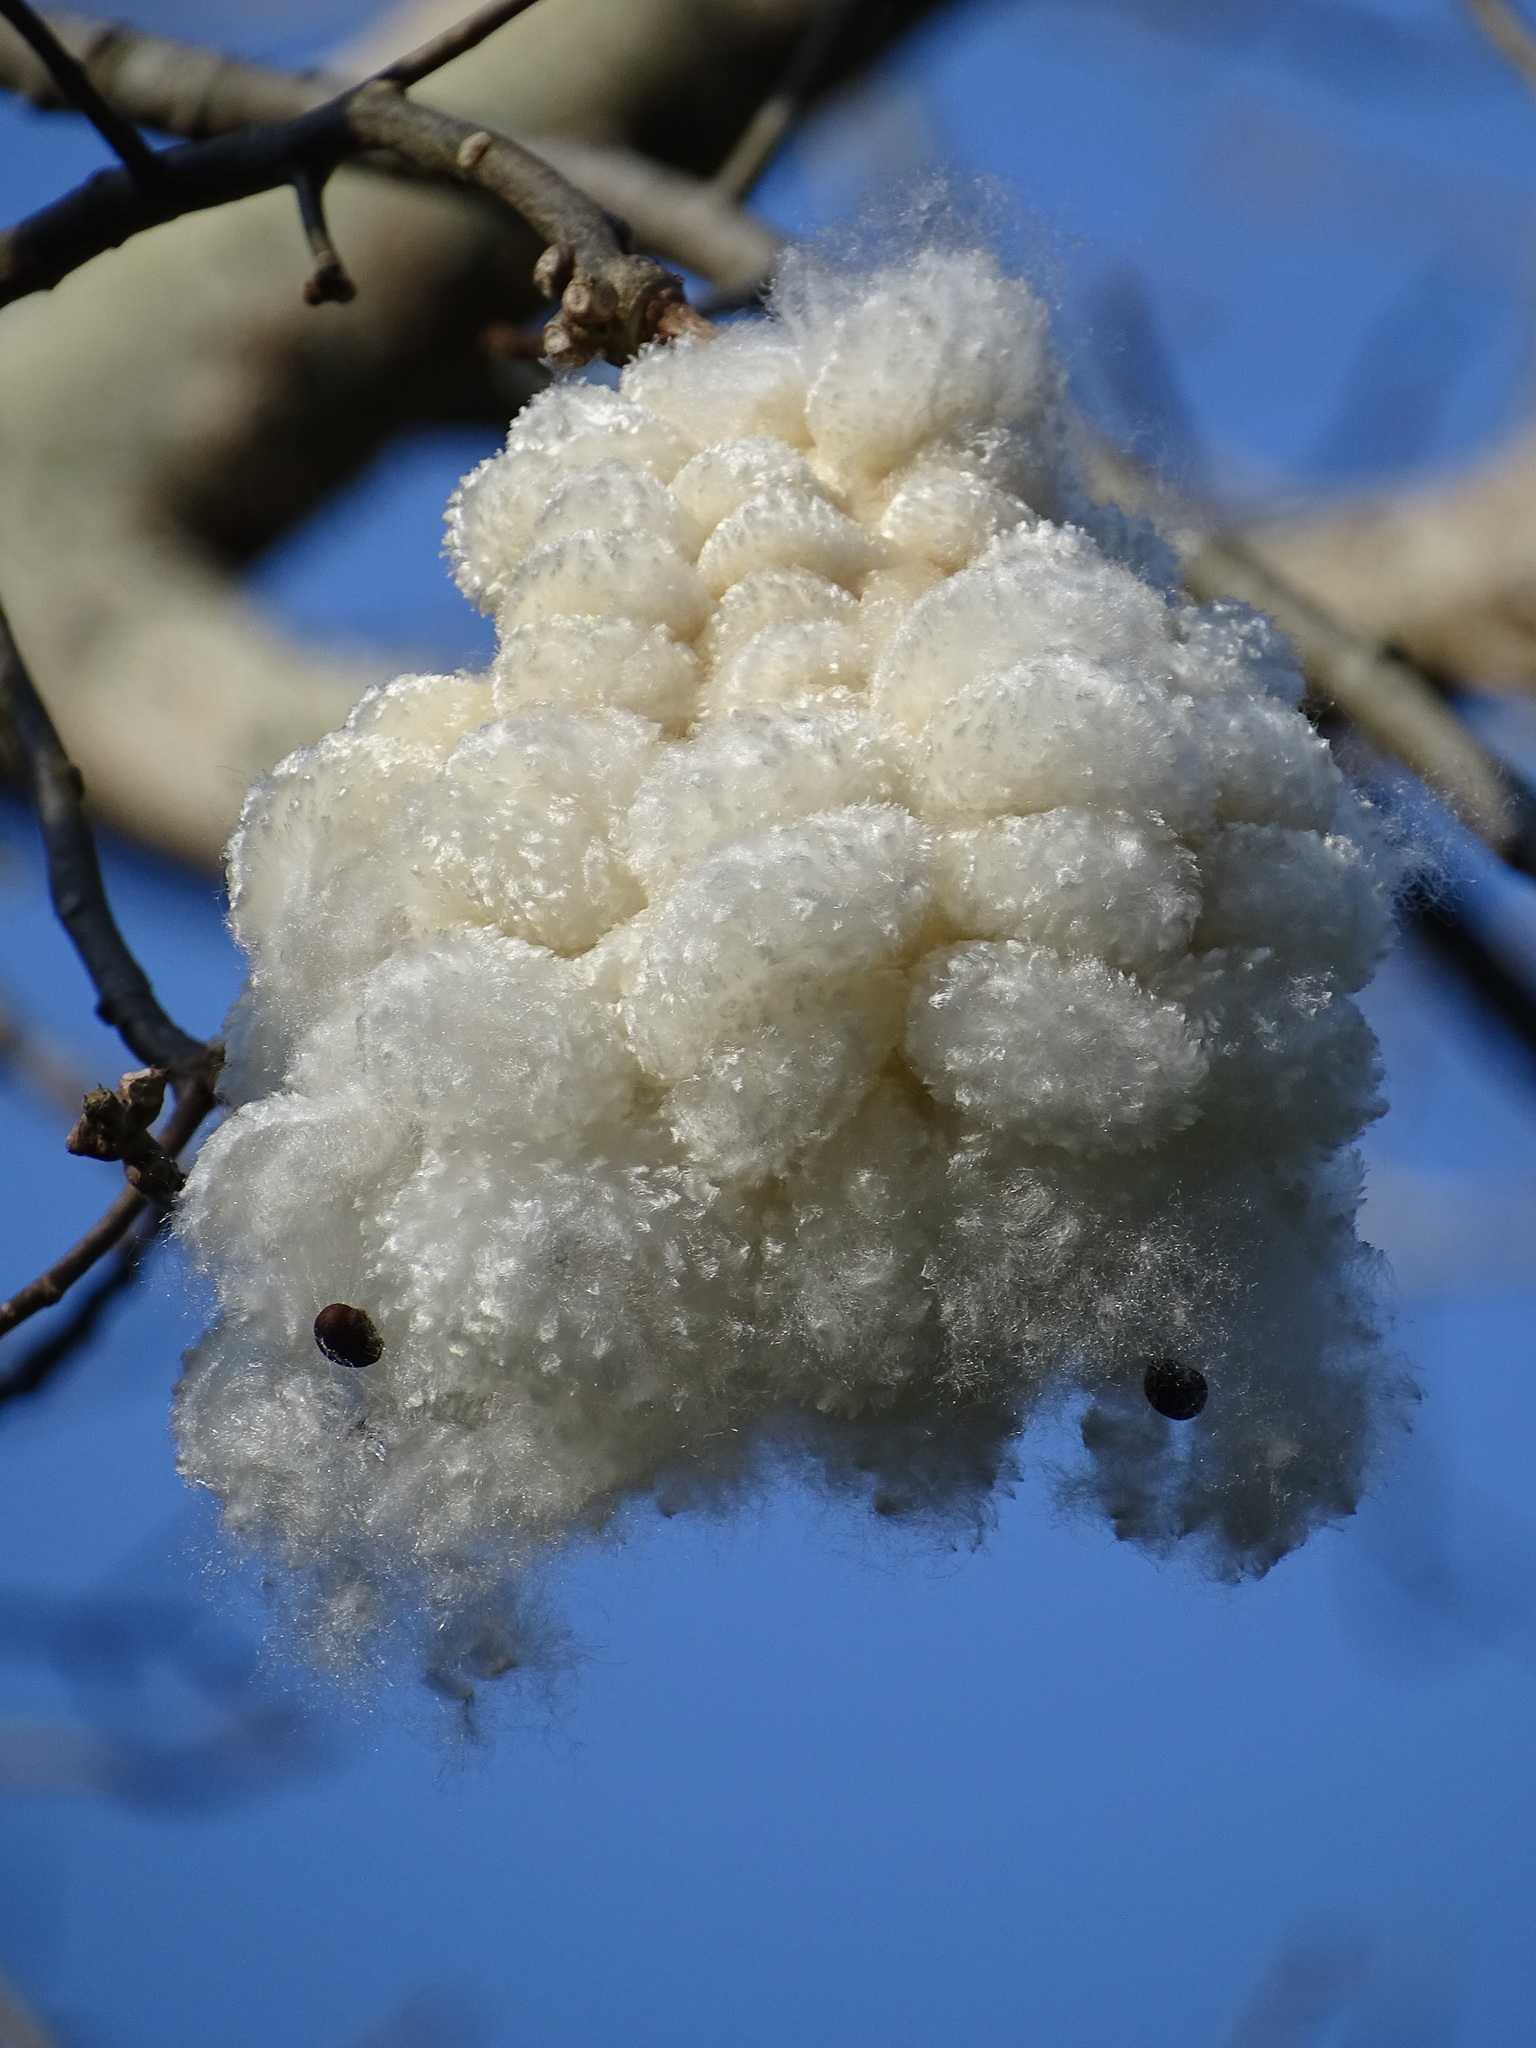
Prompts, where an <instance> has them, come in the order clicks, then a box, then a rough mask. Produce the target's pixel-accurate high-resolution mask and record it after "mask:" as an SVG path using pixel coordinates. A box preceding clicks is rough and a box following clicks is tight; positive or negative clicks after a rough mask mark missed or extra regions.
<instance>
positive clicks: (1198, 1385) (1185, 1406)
mask: <svg viewBox="0 0 1536 2048" xmlns="http://www.w3.org/2000/svg"><path fill="white" fill-rule="evenodd" d="M1142 1385H1143V1386H1144V1387H1145V1388H1146V1391H1147V1399H1148V1400H1149V1401H1150V1402H1151V1403H1152V1406H1153V1407H1154V1408H1155V1409H1156V1410H1157V1412H1158V1414H1159V1415H1166V1416H1167V1418H1168V1420H1169V1421H1170V1422H1192V1421H1193V1420H1194V1418H1195V1417H1196V1416H1197V1415H1198V1414H1199V1413H1200V1410H1201V1409H1202V1408H1203V1407H1204V1406H1205V1402H1206V1396H1207V1394H1208V1393H1209V1391H1210V1389H1209V1388H1208V1387H1207V1386H1206V1384H1205V1374H1204V1373H1203V1372H1201V1371H1199V1370H1198V1369H1197V1368H1196V1367H1195V1366H1193V1365H1184V1364H1181V1363H1180V1361H1179V1360H1178V1359H1177V1358H1154V1359H1153V1360H1152V1362H1151V1363H1150V1364H1149V1365H1148V1367H1147V1374H1146V1378H1145V1379H1144V1380H1143V1381H1142Z"/></svg>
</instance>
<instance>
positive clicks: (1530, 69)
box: [1467, 0, 1536, 91]
mask: <svg viewBox="0 0 1536 2048" xmlns="http://www.w3.org/2000/svg"><path fill="white" fill-rule="evenodd" d="M1467 10H1468V12H1469V13H1470V14H1471V15H1472V16H1473V18H1474V19H1475V20H1476V22H1477V25H1478V27H1479V28H1480V29H1481V30H1482V31H1483V34H1484V35H1485V36H1487V38H1488V40H1489V42H1490V43H1492V44H1493V46H1494V48H1495V49H1497V50H1498V51H1499V52H1500V54H1501V55H1502V56H1503V57H1505V58H1507V59H1508V61H1509V62H1510V63H1511V64H1513V66H1514V67H1515V69H1516V70H1517V71H1518V72H1519V73H1520V76H1521V77H1522V78H1523V79H1524V80H1525V82H1526V84H1527V85H1528V86H1530V87H1531V88H1532V90H1533V91H1536V30H1532V29H1531V28H1530V27H1529V26H1528V25H1527V24H1526V23H1525V22H1524V21H1522V20H1521V18H1520V16H1519V15H1518V14H1517V13H1516V12H1515V10H1514V8H1513V7H1511V6H1510V4H1509V0H1467Z"/></svg>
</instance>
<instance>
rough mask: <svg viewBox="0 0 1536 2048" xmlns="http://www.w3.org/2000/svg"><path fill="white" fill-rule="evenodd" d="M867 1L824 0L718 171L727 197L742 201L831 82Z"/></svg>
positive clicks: (720, 188) (718, 182)
mask: <svg viewBox="0 0 1536 2048" xmlns="http://www.w3.org/2000/svg"><path fill="white" fill-rule="evenodd" d="M867 5H868V0H822V5H821V6H820V7H819V8H818V9H817V11H816V13H815V14H814V15H813V16H812V17H811V21H810V25H809V26H808V27H807V29H806V31H805V34H804V35H803V36H802V37H801V38H800V41H799V43H798V44H797V45H796V46H795V51H794V55H793V56H792V57H791V58H790V60H789V63H788V64H787V65H786V67H785V70H784V74H783V76H782V77H781V78H780V80H779V82H778V84H777V85H775V87H774V88H773V91H772V92H771V93H769V95H768V97H767V98H766V99H765V100H764V101H763V103H762V104H761V106H760V107H759V108H758V110H757V112H756V113H755V114H754V115H753V116H752V119H751V120H750V121H749V122H748V123H747V126H746V128H745V129H744V130H743V132H742V134H741V136H740V138H739V139H738V141H737V143H736V146H735V147H734V148H733V149H732V151H731V153H730V155H729V156H728V157H727V158H726V160H725V162H724V163H723V164H722V165H721V166H720V168H719V170H718V171H716V173H715V175H714V178H713V180H712V183H713V184H714V187H715V190H716V191H717V192H719V193H720V195H721V197H722V198H725V199H732V200H737V201H740V200H742V199H745V198H746V197H747V195H748V193H750V192H751V190H752V188H753V186H754V185H755V184H756V183H757V181H758V179H759V178H761V176H762V175H763V173H764V171H766V170H767V168H768V166H769V164H770V163H771V162H772V161H773V159H774V157H775V156H776V155H777V153H778V149H779V145H780V144H781V143H782V142H783V140H784V138H785V136H786V135H787V134H788V133H789V131H790V129H791V127H792V126H793V125H794V123H795V121H796V120H797V119H798V118H799V116H800V114H801V112H802V111H803V109H804V107H805V104H806V102H807V101H808V100H809V99H811V98H812V97H813V96H814V95H815V93H816V92H817V91H818V90H819V89H820V87H821V86H822V85H823V83H824V82H825V80H826V77H827V74H828V72H829V71H830V70H831V69H832V67H833V65H834V64H835V63H836V61H837V56H838V52H839V51H840V49H841V48H842V46H843V43H844V41H845V39H846V38H847V37H848V35H849V34H850V32H851V31H852V29H853V28H854V26H855V25H856V23H857V22H858V19H859V16H860V15H861V14H862V13H863V12H864V10H865V8H866V6H867Z"/></svg>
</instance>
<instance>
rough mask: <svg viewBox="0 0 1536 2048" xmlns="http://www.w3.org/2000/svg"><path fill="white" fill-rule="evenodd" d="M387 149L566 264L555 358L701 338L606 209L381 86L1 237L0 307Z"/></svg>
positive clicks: (49, 212) (97, 193) (103, 175)
mask: <svg viewBox="0 0 1536 2048" xmlns="http://www.w3.org/2000/svg"><path fill="white" fill-rule="evenodd" d="M495 11H496V10H492V12H495ZM479 19H481V20H482V25H483V17H481V18H479ZM493 25H495V24H493ZM484 32H485V33H488V32H489V30H488V28H486V29H484ZM380 149H383V150H387V151H389V152H391V153H392V154H393V155H394V156H396V157H397V158H398V159H400V160H401V161H403V162H404V163H406V164H409V165H410V166H411V167H412V169H414V170H415V171H416V172H417V173H418V174H420V175H424V176H426V177H429V178H433V179H435V180H437V181H439V182H443V183H450V184H460V185H469V186H472V187H475V188H477V189H479V190H481V191H484V192H486V193H488V194H489V195H491V196H492V197H493V198H495V199H497V200H499V201H501V203H502V204H504V205H506V206H509V207H511V208H512V210H513V211H514V212H516V213H518V214H520V215H521V216H522V218H523V219H524V220H526V221H527V222H528V223H529V225H530V226H531V227H533V228H534V229H535V230H536V232H537V233H538V234H539V235H540V236H542V237H543V239H544V240H545V241H546V242H547V243H548V244H549V245H550V246H551V247H552V248H554V249H556V250H558V251H560V252H561V258H560V261H559V263H557V264H556V265H554V266H553V267H554V270H555V271H556V272H557V273H559V274H565V275H568V276H569V280H570V281H569V283H568V284H567V285H566V286H565V290H564V295H563V299H562V306H561V311H560V312H559V313H558V314H557V315H556V317H555V319H554V320H553V321H551V323H550V325H549V328H548V330H547V331H546V344H547V350H548V353H549V355H550V356H551V358H552V359H554V360H556V361H558V362H561V363H571V364H576V363H584V362H590V361H591V360H592V358H593V357H594V356H597V355H602V356H605V357H606V358H607V359H608V360H609V361H610V362H616V363H621V362H626V361H628V359H629V357H630V356H632V355H633V354H634V353H635V351H636V350H637V349H638V348H640V347H641V346H642V345H643V344H644V343H645V342H647V341H649V340H652V339H653V338H655V337H656V336H658V335H661V336H663V337H670V336H674V335H676V334H679V333H686V332H690V331H693V332H698V331H707V323H704V322H702V321H701V320H700V317H699V316H698V315H697V314H696V313H694V312H693V311H692V309H691V308H689V307H688V305H687V303H686V300H685V299H684V297H683V289H682V285H681V283H680V281H679V280H678V279H677V278H676V277H674V276H673V275H672V274H671V273H670V272H669V271H667V270H665V269H664V268H663V267H662V266H661V265H660V264H659V263H657V262H656V261H655V260H654V259H653V258H651V257H648V256H637V255H632V254H630V253H629V252H628V251H627V250H626V249H625V248H624V247H623V245H622V243H621V241H620V237H619V234H618V232H617V231H616V229H615V226H614V223H613V222H612V221H611V220H610V219H609V217H608V216H607V215H606V214H605V213H604V212H603V211H602V209H601V208H600V207H599V206H597V205H596V204H595V203H594V202H593V201H592V200H591V199H589V198H588V197H587V196H586V194H585V193H583V192H580V191H578V190H577V188H576V187H575V186H574V185H572V184H571V183H570V182H569V180H568V179H566V178H563V177H562V176H561V175H560V174H559V172H557V171H556V170H555V169H554V168H553V167H552V166H551V165H549V164H547V163H545V162H544V161H543V160H542V159H541V158H539V157H537V156H535V155H534V154H533V153H532V152H531V151H530V150H526V149H524V148H522V146H521V145H520V144H518V143H515V142H512V141H510V140H509V139H508V138H506V137H505V136H499V135H494V134H492V133H491V132H490V131H489V130H488V129H485V128H482V127H478V126H477V125H476V124H474V123H473V122H470V121H466V120H463V119H461V118H460V117H458V116H455V115H452V114H444V113H439V112H437V111H436V110H435V109H433V108H431V107H424V106H420V105H417V104H416V103H415V102H414V101H411V100H408V99H406V97H405V95H404V94H403V92H402V91H401V90H400V88H399V86H398V85H396V84H394V83H392V82H390V81H389V80H388V79H387V78H385V77H378V78H372V79H368V80H366V81H365V82H364V83H363V84H362V85H360V86H356V87H351V88H348V89H347V90H345V91H343V92H341V93H338V94H336V95H335V96H334V97H333V98H331V99H329V100H327V101H325V102H323V103H322V104H321V105H320V106H317V107H314V108H311V109H310V110H309V111H307V112H305V113H301V114H297V115H295V116H293V117H292V118H290V119H287V120H283V121H276V122H263V123H259V124H257V125H255V126H253V127H249V128H245V129H241V130H239V131H237V132H235V133H233V134H229V135H223V136H218V137H215V138H212V139H210V140H208V141H204V142H195V143H186V144H183V145H181V146H180V147H178V148H173V149H168V150H165V151H162V152H161V153H160V154H159V155H158V156H157V157H156V159H155V161H156V164H157V165H158V167H159V173H158V176H157V178H156V180H155V185H154V188H153V190H146V189H144V188H143V187H142V186H141V185H140V184H139V183H138V182H137V181H136V180H135V179H134V178H133V177H131V176H130V175H129V174H128V173H126V172H123V171H102V172H98V173H97V175H96V176H95V177H94V178H92V179H90V180H89V181H88V182H87V183H86V184H84V185H82V186H79V187H77V188H76V190H75V191H73V192H71V193H67V194H66V195H65V196H64V198H62V199H60V200H57V201H55V202H54V204H52V205H51V206H47V207H44V208H42V209H41V211H39V212H38V213H35V214H33V215H31V216H30V217H29V218H28V219H26V220H24V221H21V222H19V223H18V224H17V225H16V226H15V227H13V228H11V229H9V230H8V231H7V232H6V233H4V234H3V235H0V305H6V304H9V303H10V302H11V301H12V300H14V299H19V298H24V297H26V296H27V295H28V294H30V293H32V292H35V291H42V290H47V289H48V288H50V287H51V286H53V285H55V284H57V283H58V282H59V281H60V279H61V278H64V277H67V276H68V275H69V273H70V272H71V271H73V270H77V269H79V268H80V266H81V265H82V264H84V263H87V262H89V261H90V260H91V258H92V257H94V256H98V255H100V254H102V253H103V252H104V251H106V250H107V249H112V248H117V247H119V246H120V245H121V244H122V243H123V242H125V241H128V240H129V239H130V238H131V237H132V236H134V235H137V234H141V233H143V232H144V231H145V230H146V229H147V228H151V227H158V226H161V225H163V224H164V223H165V222H167V221H170V220H175V219H178V218H179V217H180V216H182V215H183V214H188V213H195V212H201V211H204V210H206V209H207V208H209V207H215V206H223V205H225V204H227V203H228V202H230V201H231V200H235V199H243V198H248V197H250V196H251V195H252V194H253V193H257V192H264V191H268V190H270V189H271V188H272V187H273V186H276V185H281V184H287V183H290V182H292V181H293V180H294V178H295V177H296V175H298V174H299V173H301V172H303V171H307V172H309V173H310V174H311V175H312V176H314V177H315V178H317V179H320V180H323V179H324V178H325V177H327V176H329V174H330V172H331V171H332V170H334V169H335V167H336V166H337V164H339V163H342V162H344V161H345V160H347V159H348V158H350V157H354V156H357V155H359V154H362V153H366V152H370V151H374V150H380Z"/></svg>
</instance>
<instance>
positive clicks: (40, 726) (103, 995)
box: [0, 173, 209, 1089]
mask: <svg viewBox="0 0 1536 2048" xmlns="http://www.w3.org/2000/svg"><path fill="white" fill-rule="evenodd" d="M113 175H117V176H123V175H125V174H123V173H114V174H113ZM0 715H3V717H4V718H5V719H6V721H7V722H8V723H9V725H10V728H11V731H12V733H13V734H14V736H15V740H16V744H17V746H18V748H19V749H20V752H21V756H22V759H23V760H24V762H25V763H26V772H27V781H28V784H29V786H30V788H31V792H32V801H33V803H34V804H35V805H36V808H37V817H38V823H39V825H40V826H41V828H42V834H43V844H44V847H45V848H46V850H47V855H48V887H49V890H50V892H51V894H52V897H53V907H54V910H55V911H56V912H57V914H58V919H59V922H60V924H62V925H63V927H64V929H65V930H66V931H67V932H68V933H69V936H70V938H71V939H72V940H73V941H74V945H75V951H76V952H77V953H78V954H79V955H80V958H81V961H82V962H83V963H84V966H85V971H86V973H87V974H89V975H90V977H91V980H92V981H93V982H94V983H95V986H96V993H97V995H98V997H99V998H100V1000H99V1001H98V1003H97V1006H96V1010H97V1015H98V1016H99V1017H101V1019H102V1020H103V1022H104V1023H107V1024H110V1025H112V1027H113V1028H114V1029H115V1030H116V1031H117V1032H118V1033H119V1035H120V1036H121V1038H122V1040H123V1042H124V1044H125V1045H127V1047H128V1049H129V1051H130V1052H133V1053H136V1054H137V1055H138V1057H139V1058H140V1059H141V1060H144V1061H145V1062H146V1063H147V1064H148V1065H150V1066H155V1067H165V1068H166V1069H168V1071H169V1072H170V1073H171V1075H172V1076H173V1078H174V1079H175V1080H176V1081H177V1084H178V1086H179V1087H181V1088H183V1089H185V1088H186V1086H187V1085H188V1084H189V1082H190V1081H191V1079H192V1077H194V1076H196V1075H199V1074H201V1073H202V1072H203V1071H204V1070H205V1069H206V1068H207V1065H208V1058H209V1053H208V1047H207V1046H206V1045H204V1044H203V1043H202V1042H201V1040H199V1039H196V1038H192V1037H190V1036H189V1035H188V1034H187V1033H186V1032H185V1031H183V1030H182V1029H181V1027H180V1025H179V1024H173V1023H172V1021H171V1019H170V1018H169V1017H168V1016H167V1015H166V1014H165V1012H164V1010H162V1009H161V1007H160V1005H159V1003H158V1002H157V1001H156V999H155V992H154V989H153V988H152V987H151V986H150V981H149V976H148V975H147V974H146V973H145V972H144V970H143V968H142V967H141V966H140V965H139V963H138V961H137V960H135V959H134V957H133V955H132V953H131V952H130V951H129V950H128V946H127V943H126V942H125V940H124V938H123V935H122V933H121V932H120V931H119V930H118V928H117V924H116V922H115V920H114V919H113V916H112V910H111V906H110V905H109V904H108V902H107V892H106V889H105V887H104V886H103V884H102V879H101V863H100V862H99V861H98V859H97V858H96V845H95V841H94V840H93V839H92V837H91V828H90V826H89V825H88V824H87V823H86V819H85V811H84V808H83V805H82V798H83V796H84V793H85V785H84V783H83V782H82V780H81V777H80V771H79V769H78V768H76V767H75V765H74V763H73V762H72V761H71V760H70V758H69V756H68V755H67V754H66V753H65V751H64V748H63V745H62V744H61V742H60V740H59V736H58V733H57V732H56V731H55V730H54V725H53V720H52V719H51V718H50V717H49V716H48V710H47V707H46V705H45V704H44V703H43V700H42V698H41V697H40V696H39V695H38V694H37V690H36V687H35V686H34V684H33V681H32V678H31V676H30V675H29V674H28V673H27V667H26V663H25V662H24V661H23V660H22V658H21V652H20V649H19V648H18V647H17V645H16V642H15V639H14V637H13V636H12V633H11V627H10V621H9V620H8V619H7V618H6V616H5V613H4V611H3V609H0Z"/></svg>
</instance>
